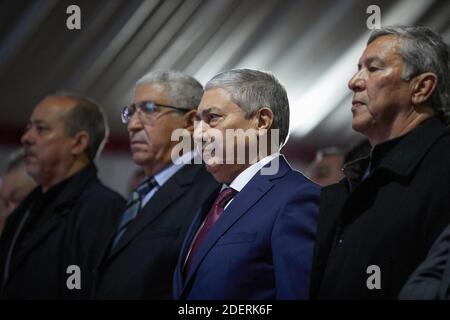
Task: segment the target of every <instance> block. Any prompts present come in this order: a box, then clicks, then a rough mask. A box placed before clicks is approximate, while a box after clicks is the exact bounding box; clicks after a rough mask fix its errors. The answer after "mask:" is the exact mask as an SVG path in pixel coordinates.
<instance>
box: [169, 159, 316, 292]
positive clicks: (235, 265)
mask: <svg viewBox="0 0 450 320" xmlns="http://www.w3.org/2000/svg"><path fill="white" fill-rule="evenodd" d="M319 192H320V188H319V187H318V186H317V185H315V184H314V183H312V182H311V181H310V180H308V179H307V178H305V177H304V176H303V175H302V174H301V173H299V172H296V171H294V170H292V169H291V168H290V167H289V164H288V163H287V162H286V160H285V159H284V158H283V157H280V158H279V170H278V173H276V174H274V175H261V174H260V173H257V174H256V175H255V176H254V177H253V178H252V179H251V180H250V181H249V182H248V184H247V185H246V186H245V187H244V188H243V189H242V190H241V191H240V192H239V193H238V194H237V195H236V196H235V197H234V199H233V201H232V202H231V203H230V204H229V206H228V207H227V208H226V209H225V211H224V212H223V213H222V215H221V216H220V218H219V220H218V221H217V222H216V224H215V225H214V227H213V228H212V229H211V230H210V231H209V233H208V234H207V236H206V238H205V239H204V241H203V243H202V245H201V246H200V248H199V249H198V252H197V254H196V256H195V258H194V260H193V262H192V266H191V268H190V269H189V273H188V274H187V277H186V278H185V277H184V275H183V265H184V261H185V257H186V254H187V252H188V249H189V246H190V243H191V241H192V239H193V237H194V235H195V233H196V231H197V229H198V228H199V226H200V224H201V222H202V221H203V219H204V216H205V214H206V213H207V212H208V211H209V209H210V206H211V203H212V201H210V203H209V204H208V205H205V207H204V208H203V209H202V210H199V212H198V213H197V215H196V218H195V220H194V222H193V223H192V225H191V227H190V228H189V231H188V233H187V236H186V240H185V241H184V243H183V247H182V250H181V254H180V257H179V259H178V264H177V268H176V270H175V275H174V297H175V298H176V299H218V300H219V299H305V298H307V296H308V290H309V276H310V271H311V259H312V252H313V242H314V239H315V234H316V218H317V212H318V200H319ZM211 200H214V199H211Z"/></svg>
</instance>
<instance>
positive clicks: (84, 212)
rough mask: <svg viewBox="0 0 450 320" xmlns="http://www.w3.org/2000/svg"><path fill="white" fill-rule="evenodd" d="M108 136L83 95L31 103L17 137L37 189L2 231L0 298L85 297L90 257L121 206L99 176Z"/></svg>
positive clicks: (93, 257) (94, 106) (99, 112)
mask: <svg viewBox="0 0 450 320" xmlns="http://www.w3.org/2000/svg"><path fill="white" fill-rule="evenodd" d="M107 133H108V130H107V124H106V119H105V117H104V115H103V112H102V110H101V109H100V107H99V106H98V105H97V104H95V103H94V102H92V101H90V100H89V99H86V98H84V97H80V96H76V95H71V94H57V95H51V96H47V97H46V98H44V99H43V100H42V101H40V102H39V103H38V104H37V106H36V107H35V108H34V110H33V113H32V114H31V118H30V120H29V122H28V124H27V127H26V129H25V133H24V134H23V135H22V138H21V141H22V144H23V146H24V149H25V167H26V171H27V173H28V174H29V175H30V176H31V177H32V178H33V179H34V180H35V181H36V183H37V184H38V187H37V188H35V189H34V190H33V191H32V192H31V193H30V195H29V196H28V197H27V198H25V200H24V201H23V202H22V203H21V205H20V206H19V207H18V208H17V209H16V210H15V211H13V212H12V213H11V215H10V216H9V218H8V220H7V223H6V226H5V230H4V232H3V234H2V238H1V240H0V284H1V288H0V292H1V298H3V299H78V298H84V299H86V298H88V297H89V296H90V292H91V288H92V285H93V269H94V266H95V262H96V257H97V256H98V255H99V254H100V251H101V249H102V247H103V246H104V245H105V241H106V240H107V236H108V235H109V234H110V233H111V232H112V229H113V226H114V221H115V220H116V216H117V214H118V213H119V212H120V211H121V210H122V207H123V205H124V199H123V198H122V197H121V196H120V195H119V194H117V193H116V192H113V191H112V190H110V189H108V188H107V187H105V186H104V185H103V184H101V182H100V181H99V179H98V178H97V169H96V167H95V164H94V159H95V158H96V156H97V155H98V154H99V153H100V151H101V148H102V146H103V144H104V141H105V139H106V137H107Z"/></svg>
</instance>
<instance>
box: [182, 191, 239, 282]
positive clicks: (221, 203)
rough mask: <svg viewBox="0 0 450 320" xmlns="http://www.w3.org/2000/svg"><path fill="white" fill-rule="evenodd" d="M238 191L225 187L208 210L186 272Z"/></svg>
mask: <svg viewBox="0 0 450 320" xmlns="http://www.w3.org/2000/svg"><path fill="white" fill-rule="evenodd" d="M236 193H237V191H236V190H234V189H232V188H226V189H223V190H222V191H221V192H220V193H219V195H218V196H217V198H216V200H215V201H214V203H213V205H212V207H211V209H210V210H209V212H208V215H207V216H206V218H205V223H204V224H203V226H201V227H200V231H199V232H198V234H197V237H196V238H195V239H194V243H193V244H192V248H191V251H190V253H189V257H188V259H187V261H186V268H185V274H187V273H188V271H189V269H190V267H191V265H192V262H193V261H194V258H195V255H196V254H197V251H198V249H199V248H200V246H201V244H202V242H203V240H204V239H205V237H206V235H207V234H208V232H209V230H211V228H212V227H213V226H214V224H215V223H216V221H217V220H218V219H219V217H220V215H221V214H222V212H223V211H224V207H225V205H226V204H227V203H228V201H230V199H231V198H233V197H234V196H235V195H236Z"/></svg>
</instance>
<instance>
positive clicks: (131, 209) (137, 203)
mask: <svg viewBox="0 0 450 320" xmlns="http://www.w3.org/2000/svg"><path fill="white" fill-rule="evenodd" d="M156 185H157V182H156V181H155V179H154V178H148V179H146V180H144V181H143V182H142V183H141V184H140V185H139V186H138V187H137V188H136V190H134V191H133V192H132V193H131V195H130V197H129V198H128V202H127V209H126V210H125V212H124V213H123V215H122V219H121V220H120V224H119V227H118V228H117V231H116V236H115V237H114V241H113V244H112V247H111V249H113V248H114V247H115V246H116V245H117V243H118V242H119V240H120V238H121V237H122V236H123V234H124V233H125V231H126V230H127V227H128V225H129V224H130V222H131V221H133V219H134V218H136V216H137V215H138V213H139V211H140V209H141V204H142V199H143V198H144V197H145V195H146V194H147V193H149V192H150V190H152V189H153V188H154V187H155V186H156Z"/></svg>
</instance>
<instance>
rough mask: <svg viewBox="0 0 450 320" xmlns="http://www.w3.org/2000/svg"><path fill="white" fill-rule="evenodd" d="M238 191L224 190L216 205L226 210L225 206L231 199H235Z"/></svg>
mask: <svg viewBox="0 0 450 320" xmlns="http://www.w3.org/2000/svg"><path fill="white" fill-rule="evenodd" d="M236 193H237V191H236V190H234V189H233V188H226V189H223V190H222V191H221V192H220V193H219V195H218V196H217V199H216V201H215V202H216V205H217V206H218V207H219V208H222V209H223V208H224V207H225V205H226V204H227V203H228V201H230V199H231V198H233V197H234V196H235V195H236Z"/></svg>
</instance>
